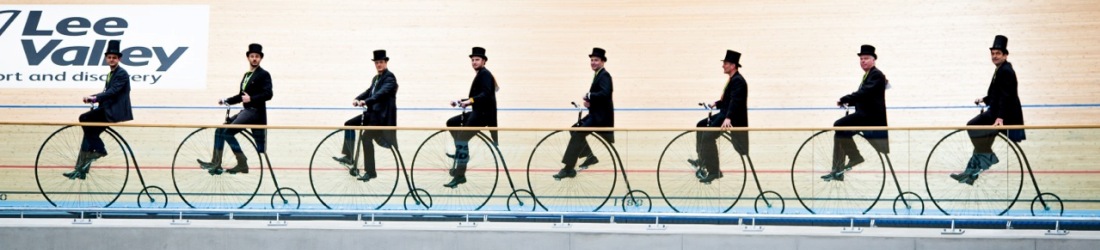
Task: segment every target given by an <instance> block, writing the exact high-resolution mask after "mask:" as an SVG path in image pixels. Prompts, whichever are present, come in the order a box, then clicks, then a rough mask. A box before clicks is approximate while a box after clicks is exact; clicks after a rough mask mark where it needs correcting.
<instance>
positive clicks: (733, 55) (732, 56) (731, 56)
mask: <svg viewBox="0 0 1100 250" xmlns="http://www.w3.org/2000/svg"><path fill="white" fill-rule="evenodd" d="M722 61H723V62H729V63H732V64H736V65H737V67H738V68H740V67H741V52H737V51H733V50H728V49H727V50H726V59H722Z"/></svg>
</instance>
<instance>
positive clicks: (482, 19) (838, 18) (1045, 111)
mask: <svg viewBox="0 0 1100 250" xmlns="http://www.w3.org/2000/svg"><path fill="white" fill-rule="evenodd" d="M53 3H57V4H62V3H68V4H82V3H92V2H86V1H15V3H14V4H53ZM94 3H96V4H101V3H108V4H129V3H137V2H132V1H106V2H103V1H97V2H94ZM140 3H143V4H144V3H146V2H144V1H142V2H140ZM165 3H185V4H206V5H209V6H210V18H211V20H210V41H209V49H210V53H209V55H208V58H209V59H208V76H207V83H206V88H205V89H198V90H149V89H142V88H138V89H135V90H134V91H133V92H132V93H131V96H132V98H133V99H134V105H135V106H136V108H135V110H134V112H135V117H136V120H135V121H133V122H132V123H137V124H191V125H194V124H206V125H214V124H219V123H220V122H221V121H222V116H223V111H221V110H220V109H217V108H216V107H215V105H214V104H215V101H216V100H218V99H220V98H223V97H226V96H229V95H231V94H233V92H234V89H235V88H237V86H238V85H237V84H236V82H237V81H238V80H239V78H238V77H239V75H240V73H241V72H242V71H245V70H246V62H245V60H244V58H243V52H244V51H245V48H246V45H247V44H248V43H251V42H258V43H262V44H263V45H264V47H265V53H266V58H265V60H264V62H263V65H264V68H266V69H268V70H269V71H270V72H272V75H273V78H274V86H275V97H274V99H273V100H272V101H271V102H269V106H271V107H274V108H273V110H271V111H270V112H269V113H270V118H269V121H270V124H272V125H294V126H338V125H341V124H342V123H343V121H344V120H346V119H348V118H350V117H351V116H354V115H356V114H357V112H358V111H356V110H355V109H351V108H350V106H348V103H349V101H350V100H351V99H352V98H353V97H354V96H355V95H356V94H357V93H359V92H360V91H362V90H363V89H365V88H366V87H367V86H368V85H369V83H368V82H367V79H369V78H370V77H371V76H372V75H373V73H372V72H371V66H372V65H371V64H370V61H369V58H370V51H371V50H374V49H386V50H388V52H389V57H390V58H391V61H390V64H389V67H390V69H391V70H392V71H393V72H394V73H395V74H396V75H397V76H398V83H399V84H400V86H401V87H400V91H399V93H398V106H399V107H401V108H403V109H402V110H401V111H400V116H399V119H398V124H399V125H400V126H402V127H417V128H425V127H441V126H442V125H443V123H444V121H445V120H446V119H447V118H448V117H450V116H453V115H455V114H457V113H458V112H459V111H457V110H447V109H442V108H445V107H446V106H445V105H446V103H447V102H448V101H449V100H453V99H457V98H461V97H463V95H464V94H465V93H466V90H467V89H468V87H469V81H470V80H471V79H472V77H473V71H471V70H470V66H469V61H468V60H469V59H468V58H467V55H468V54H469V50H470V47H473V46H481V47H485V48H487V49H488V53H487V54H488V57H489V58H490V60H489V62H488V64H487V67H488V68H489V69H490V70H492V72H493V73H494V75H495V77H496V79H497V80H498V81H499V82H500V85H501V90H500V91H499V92H498V93H497V97H498V99H499V102H500V107H501V109H502V111H501V113H500V125H501V127H505V128H565V127H567V126H568V125H570V124H572V123H573V119H574V118H575V117H574V115H575V113H574V112H573V111H570V110H567V109H566V108H568V107H570V106H569V105H568V103H569V102H570V101H577V100H578V99H580V97H581V96H582V95H583V94H584V92H585V90H586V89H587V88H588V84H589V79H590V77H591V74H592V72H591V71H590V69H589V68H588V64H587V57H586V55H587V54H588V53H589V52H590V50H591V48H592V47H603V48H605V49H607V50H608V57H609V61H608V63H607V66H606V67H607V69H608V71H609V72H611V74H612V75H613V77H614V79H615V90H616V91H615V101H616V103H615V104H616V107H617V108H619V111H618V112H617V117H616V119H617V124H616V127H618V128H621V129H624V130H630V129H654V128H659V129H669V130H683V129H689V128H691V127H693V126H694V124H695V122H696V121H698V120H699V119H701V118H702V117H703V116H704V114H705V111H702V110H698V111H695V110H692V109H695V108H697V106H696V105H695V104H696V103H698V102H700V101H711V100H713V99H714V98H716V97H717V96H719V94H720V93H719V91H720V90H721V88H722V86H723V84H724V83H725V80H726V76H725V75H723V74H721V70H720V65H721V64H720V62H719V60H721V58H722V55H723V53H724V50H726V49H734V50H737V51H740V52H742V53H744V57H743V58H742V61H741V62H742V64H744V68H742V69H741V72H742V74H743V75H744V76H745V77H746V79H747V80H748V83H749V86H750V92H749V93H750V94H749V107H750V112H749V119H750V126H751V128H760V129H769V128H792V127H802V128H824V127H828V126H830V125H831V124H832V122H833V121H834V120H835V119H836V118H839V117H840V116H842V115H843V111H841V110H837V109H831V108H830V107H831V105H832V104H833V103H835V100H836V99H837V98H839V97H840V96H842V95H844V94H847V93H849V92H851V91H853V90H854V89H855V88H856V87H857V84H858V81H859V77H860V76H861V74H862V72H861V71H860V70H859V68H858V61H857V59H856V56H855V55H854V54H855V53H856V52H858V48H859V45H861V44H872V45H875V46H876V47H877V48H878V55H879V58H880V59H879V60H878V67H879V68H880V69H881V70H883V72H885V74H886V75H887V77H888V78H889V79H890V80H891V85H892V88H891V89H890V90H888V91H887V103H888V104H887V105H888V106H889V107H891V109H890V111H889V112H890V113H889V115H890V125H891V126H899V127H918V126H919V127H940V126H943V127H952V126H959V125H963V124H965V122H966V121H967V120H968V119H970V118H971V117H972V116H973V115H974V114H976V113H977V109H976V108H969V107H967V106H968V105H969V103H970V102H971V101H972V100H973V99H974V98H975V97H979V96H981V95H983V94H984V93H985V89H986V87H987V86H988V82H989V78H990V75H991V73H992V71H993V65H992V64H991V63H990V61H989V54H988V50H987V48H988V47H989V46H990V45H991V44H992V40H993V36H994V35H998V34H1003V35H1006V36H1008V37H1009V39H1010V40H1009V49H1010V51H1011V52H1012V53H1011V55H1010V56H1009V61H1010V62H1012V63H1013V65H1014V66H1015V68H1016V71H1017V74H1018V78H1019V82H1020V86H1019V92H1020V98H1021V100H1022V102H1023V103H1024V104H1025V105H1027V107H1026V108H1025V109H1024V115H1025V119H1026V120H1027V123H1028V124H1029V125H1055V126H1056V125H1077V124H1095V123H1096V120H1097V118H1098V117H1100V109H1097V108H1096V107H1097V106H1100V101H1098V99H1097V98H1096V96H1097V94H1098V93H1100V86H1098V85H1096V84H1095V82H1094V81H1095V80H1094V79H1097V77H1098V76H1100V72H1097V70H1096V68H1097V66H1100V56H1097V53H1095V49H1094V48H1095V47H1097V45H1100V44H1098V43H1097V42H1096V41H1097V37H1100V22H1098V21H1100V18H1098V17H1097V16H1096V15H1095V14H1094V13H1097V11H1100V6H1098V5H1096V4H1095V3H1094V2H1092V1H1046V2H1032V1H1009V2H1003V1H963V2H959V1H932V2H927V1H925V2H900V1H899V2H881V1H847V2H837V1H814V2H805V1H768V2H750V1H675V2H671V1H670V2H650V1H614V2H586V1H417V2H392V1H383V2H379V1H310V2H308V3H306V2H296V1H231V2H213V1H211V2H204V1H184V2H172V1H165ZM93 85H96V84H89V86H88V87H87V88H86V89H4V90H3V91H2V92H0V98H2V99H3V104H4V108H0V117H3V118H2V119H3V120H4V121H6V122H32V123H37V122H75V120H76V117H77V116H78V115H79V114H80V113H81V112H83V111H84V110H85V109H84V108H83V107H81V106H80V105H79V102H77V101H78V100H79V98H80V96H83V95H87V94H90V93H94V92H95V91H97V90H96V86H93ZM152 107H158V108H152ZM58 127H59V126H56V125H49V126H23V125H4V126H2V127H0V131H2V132H0V133H2V134H3V135H4V137H5V138H6V139H5V140H4V143H3V145H2V146H0V179H2V181H0V192H8V193H10V194H9V195H7V197H8V202H10V201H41V195H38V194H36V192H37V188H36V187H35V184H34V173H33V165H34V157H35V152H36V151H37V149H38V147H39V146H40V144H41V142H42V141H43V140H44V139H45V138H46V136H48V135H49V133H50V132H51V131H53V130H56V129H57V128H58ZM118 130H119V131H120V132H121V133H122V134H124V136H125V137H126V138H127V140H129V142H130V144H131V145H132V146H133V147H134V151H135V153H136V155H137V157H138V159H139V161H140V162H141V164H142V166H143V170H145V171H143V172H144V173H143V174H144V176H145V177H146V178H147V180H146V181H147V182H150V183H152V184H156V185H160V186H163V187H166V190H167V191H169V192H172V191H173V190H172V189H171V188H170V187H171V185H172V181H171V179H170V177H169V173H168V171H167V170H168V169H169V166H171V161H172V155H173V153H174V151H175V149H176V147H177V145H178V143H179V141H180V140H182V138H183V137H185V136H186V135H187V133H189V132H190V131H191V130H193V129H192V128H132V127H126V128H118ZM813 130H816V129H807V130H806V131H794V132H792V131H770V132H754V133H753V137H752V148H753V151H752V157H753V160H754V161H755V163H756V167H757V170H758V172H759V173H760V178H761V180H760V181H761V184H762V186H763V187H764V188H765V189H771V190H776V191H778V192H779V193H781V194H783V196H784V197H787V198H793V197H794V195H793V194H792V188H791V184H790V181H789V178H790V175H789V171H790V165H791V164H790V162H791V158H792V157H793V155H794V152H795V151H796V150H797V149H798V145H799V143H801V142H802V141H803V140H805V138H806V137H808V136H809V135H810V134H811V133H812V132H811V131H813ZM949 130H950V129H944V130H932V131H924V130H920V131H913V132H906V131H897V132H892V134H891V145H892V147H894V152H893V153H892V154H891V157H892V159H893V161H894V167H895V168H896V170H897V171H898V173H899V177H898V178H899V179H901V180H900V181H901V184H902V186H903V189H906V190H911V191H915V192H917V193H923V192H924V191H923V190H924V188H923V186H924V182H923V179H922V176H921V174H922V173H923V172H922V171H923V168H924V163H925V157H927V155H928V152H929V150H930V148H931V145H933V144H934V143H935V142H936V140H938V139H939V138H940V137H942V136H943V135H944V134H946V133H947V132H949ZM329 131H331V129H304V130H303V129H282V130H273V131H272V132H270V134H269V137H270V138H271V139H270V146H269V153H270V155H271V160H272V163H273V165H274V166H275V168H276V171H280V172H279V173H278V174H279V179H280V184H281V185H282V186H290V187H294V188H296V189H298V190H299V191H300V192H303V194H305V193H309V192H310V191H309V183H308V182H309V180H308V178H306V177H305V173H306V171H305V170H306V169H307V168H308V165H309V154H310V153H312V148H313V147H314V146H315V145H316V144H317V142H318V141H319V140H320V138H321V137H323V136H324V135H325V134H326V133H328V132H329ZM429 133H431V130H414V131H409V132H402V133H401V135H400V145H401V150H402V153H403V154H405V158H406V164H409V162H408V161H409V160H410V159H411V158H412V153H413V151H415V149H416V148H415V147H416V145H419V143H420V141H421V140H423V139H424V138H425V137H427V135H428V134H429ZM546 133H547V131H535V132H532V131H504V132H502V136H501V138H502V139H501V151H502V152H503V155H504V157H505V160H506V161H508V163H509V167H510V168H513V169H514V170H513V171H515V172H519V171H518V169H521V168H522V167H523V165H524V164H525V162H526V161H527V157H528V156H529V154H530V152H531V148H532V147H533V146H534V144H535V143H536V142H537V141H538V139H539V138H541V137H542V136H544V135H545V134H546ZM678 133H679V131H627V132H619V136H620V137H619V138H618V139H619V141H618V142H617V143H616V146H617V147H618V148H619V151H620V153H621V154H622V155H623V157H625V158H624V161H625V163H626V167H627V169H628V171H630V174H631V175H630V178H631V179H630V180H631V185H632V187H633V188H634V189H642V190H646V191H648V192H650V193H651V195H654V198H655V200H654V202H655V204H656V205H655V207H656V206H661V205H663V204H662V203H660V202H659V201H658V200H657V197H658V196H659V194H657V191H656V190H657V188H656V187H655V183H656V177H655V175H654V174H653V173H654V171H653V170H654V169H655V166H654V165H655V162H656V158H657V157H658V156H659V154H660V152H661V150H662V149H663V148H664V146H665V144H667V142H668V141H669V140H670V139H671V138H672V137H674V136H675V135H676V134H678ZM1028 137H1029V140H1027V141H1025V142H1024V143H1022V144H1021V145H1022V147H1023V149H1024V150H1025V151H1027V152H1028V156H1029V157H1030V160H1031V163H1032V166H1033V168H1034V169H1035V171H1036V177H1037V179H1038V181H1039V185H1040V186H1042V188H1043V191H1044V192H1053V193H1057V194H1059V195H1060V196H1062V198H1063V199H1064V200H1078V201H1091V200H1095V199H1096V194H1097V193H1098V191H1100V183H1097V182H1095V181H1094V180H1095V179H1096V177H1097V176H1098V175H1097V174H1098V172H1096V169H1095V166H1096V165H1095V162H1100V155H1098V154H1096V152H1100V146H1097V145H1096V144H1097V143H1096V142H1097V141H1100V132H1098V131H1096V129H1043V130H1029V134H1028ZM961 164H962V163H960V166H961ZM548 174H549V173H547V175H548ZM513 175H514V176H513V178H517V176H516V174H513ZM518 178H524V177H523V176H522V175H519V177H518ZM547 178H548V177H547ZM517 181H522V180H517ZM749 181H750V184H749V185H750V187H747V189H746V193H750V194H751V193H753V192H755V188H754V187H751V185H752V184H751V182H752V179H751V177H750V179H749ZM1025 184H1028V183H1025ZM887 185H890V183H889V182H887ZM136 186H137V185H132V186H128V187H127V191H130V192H136V191H137V190H136V189H137V188H138V187H136ZM398 189H399V190H398V191H397V192H398V193H399V194H400V193H402V189H405V188H404V187H403V186H399V187H398ZM272 190H274V187H273V186H272V185H271V183H270V182H267V181H266V180H265V183H264V184H263V186H262V187H261V190H260V194H265V193H266V194H270V193H271V191H272ZM498 190H505V188H504V187H502V186H498ZM501 192H502V191H498V192H497V194H498V195H500V193H501ZM624 192H625V190H619V191H616V192H615V193H616V195H621V194H622V193H624ZM896 193H897V192H896V191H891V188H889V186H888V188H886V191H885V192H884V194H883V197H884V199H886V198H888V197H893V195H896ZM1034 195H1035V191H1034V190H1033V189H1030V188H1029V187H1028V186H1025V187H1024V189H1023V193H1022V194H1021V195H1020V197H1021V198H1020V199H1021V200H1024V199H1030V198H1031V197H1033V196H1034ZM172 198H173V199H174V197H172ZM130 200H132V199H131V198H126V202H124V204H125V203H130V202H132V201H130ZM261 200H266V199H261ZM4 202H5V201H0V206H3V205H4ZM173 202H175V201H174V200H173ZM309 202H314V201H313V200H312V197H308V196H303V203H309ZM490 202H492V203H503V202H502V201H499V199H497V200H494V201H490ZM742 204H748V203H739V205H738V206H737V207H736V208H735V210H736V211H746V209H747V210H751V205H748V206H746V205H742ZM1021 204H1023V205H1019V204H1018V205H1017V206H1020V207H1024V206H1026V205H1027V204H1026V203H1021ZM1097 204H1098V203H1092V202H1073V203H1067V205H1066V208H1067V209H1094V208H1095V207H1096V206H1097ZM928 206H929V207H930V208H929V209H930V210H932V208H931V205H928ZM787 207H788V211H791V210H794V211H795V212H802V211H801V207H800V206H799V205H798V204H797V203H796V202H791V201H788V203H787Z"/></svg>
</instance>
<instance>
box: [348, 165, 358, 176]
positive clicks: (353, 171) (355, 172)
mask: <svg viewBox="0 0 1100 250" xmlns="http://www.w3.org/2000/svg"><path fill="white" fill-rule="evenodd" d="M348 174H349V175H351V176H359V168H356V167H352V168H349V169H348Z"/></svg>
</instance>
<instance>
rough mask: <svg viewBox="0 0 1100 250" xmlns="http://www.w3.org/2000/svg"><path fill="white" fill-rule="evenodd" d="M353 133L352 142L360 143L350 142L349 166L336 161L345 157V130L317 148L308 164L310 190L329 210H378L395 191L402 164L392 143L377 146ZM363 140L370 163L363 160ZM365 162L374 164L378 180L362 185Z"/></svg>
mask: <svg viewBox="0 0 1100 250" xmlns="http://www.w3.org/2000/svg"><path fill="white" fill-rule="evenodd" d="M352 133H353V134H358V136H352V138H359V139H357V140H356V139H352V142H353V143H355V144H353V146H352V147H351V148H352V149H353V152H354V153H352V154H351V155H349V156H348V157H349V158H351V162H350V163H351V164H348V162H340V161H338V160H337V159H339V158H341V157H343V156H344V154H343V152H342V151H343V147H344V140H345V139H344V136H345V131H344V130H336V131H333V132H332V133H329V134H328V136H325V138H324V139H321V143H318V144H317V148H316V149H314V150H313V156H312V157H310V160H309V183H310V187H311V188H313V193H314V195H316V196H317V200H319V201H321V204H322V205H324V206H325V207H326V208H329V209H352V210H363V209H381V208H382V206H385V205H386V203H387V202H388V201H389V200H390V198H391V197H393V193H394V191H395V190H397V183H398V181H399V180H400V172H401V168H402V167H403V165H404V164H403V163H402V162H401V157H400V154H399V153H398V150H397V146H396V145H394V143H389V142H385V141H383V144H385V145H378V143H375V141H373V139H374V138H366V137H364V136H362V135H366V134H367V133H362V132H361V131H354V132H352ZM363 140H368V141H367V142H366V146H369V147H372V149H373V150H374V152H375V153H374V154H375V155H374V158H373V159H366V158H364V157H363V152H364V151H363V145H364V143H363V142H364V141H363ZM383 146H386V147H383ZM366 161H374V164H375V173H376V174H377V176H376V177H375V178H373V179H370V180H369V181H366V182H364V181H361V180H359V179H358V178H359V177H361V176H363V175H364V174H366V169H365V168H364V167H363V165H364V164H366Z"/></svg>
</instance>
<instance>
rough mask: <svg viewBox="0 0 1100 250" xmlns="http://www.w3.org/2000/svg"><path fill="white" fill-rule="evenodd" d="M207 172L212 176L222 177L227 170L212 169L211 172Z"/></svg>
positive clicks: (220, 168)
mask: <svg viewBox="0 0 1100 250" xmlns="http://www.w3.org/2000/svg"><path fill="white" fill-rule="evenodd" d="M206 172H207V173H210V175H221V174H222V173H225V169H222V167H215V168H211V169H210V170H206Z"/></svg>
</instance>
